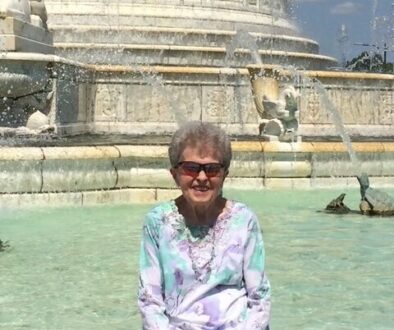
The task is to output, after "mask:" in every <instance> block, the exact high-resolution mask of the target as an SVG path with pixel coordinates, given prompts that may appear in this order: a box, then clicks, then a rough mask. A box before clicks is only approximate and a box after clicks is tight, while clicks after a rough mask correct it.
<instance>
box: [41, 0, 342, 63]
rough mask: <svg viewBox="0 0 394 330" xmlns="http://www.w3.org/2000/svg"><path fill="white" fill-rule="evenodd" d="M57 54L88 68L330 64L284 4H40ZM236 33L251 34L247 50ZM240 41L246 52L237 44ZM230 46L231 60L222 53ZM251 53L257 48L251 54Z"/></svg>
mask: <svg viewBox="0 0 394 330" xmlns="http://www.w3.org/2000/svg"><path fill="white" fill-rule="evenodd" d="M45 3H46V6H47V10H48V17H49V27H50V29H51V30H52V31H53V32H54V42H55V46H56V47H57V53H58V55H60V56H62V57H65V58H69V59H74V60H78V61H80V62H83V63H94V64H126V65H130V64H144V65H154V64H165V65H176V66H185V65H186V66H209V67H228V66H231V67H244V66H245V65H247V64H250V63H256V59H252V52H254V51H257V53H258V54H259V56H260V59H261V61H262V62H263V63H269V64H292V65H295V66H297V67H303V68H306V69H322V68H326V67H328V66H332V65H334V64H335V63H336V60H335V59H333V58H331V57H328V56H323V55H320V54H319V45H318V43H317V42H315V41H313V40H310V39H307V38H303V37H302V36H301V35H300V34H299V32H298V29H297V27H296V25H295V24H294V23H293V22H292V21H291V19H290V18H289V12H290V9H289V1H288V0H230V1H221V0H213V1H205V0H203V1H201V0H175V1H174V0H133V1H130V0H89V1H84V2H80V1H79V0H47V1H46V2H45ZM239 31H245V32H247V33H249V34H250V35H252V36H253V37H254V38H255V40H256V43H255V45H254V46H250V45H249V44H248V42H246V43H245V40H242V38H243V37H244V36H245V35H247V34H245V35H242V34H241V35H240V36H239V39H241V40H239V42H238V43H237V42H235V44H234V39H235V41H236V39H237V38H234V36H235V35H236V34H237V32H239ZM245 44H246V45H247V47H245ZM229 47H230V48H231V47H232V48H233V49H231V50H235V55H236V56H233V57H231V58H229V57H228V56H226V49H228V48H229ZM251 48H257V49H251Z"/></svg>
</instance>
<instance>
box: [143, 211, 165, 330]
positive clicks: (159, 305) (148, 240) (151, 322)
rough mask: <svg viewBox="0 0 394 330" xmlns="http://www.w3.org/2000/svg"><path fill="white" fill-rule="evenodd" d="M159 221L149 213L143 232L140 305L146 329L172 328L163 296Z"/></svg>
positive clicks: (153, 214) (161, 329) (163, 329)
mask: <svg viewBox="0 0 394 330" xmlns="http://www.w3.org/2000/svg"><path fill="white" fill-rule="evenodd" d="M159 221H160V219H157V214H155V213H152V212H151V213H149V214H148V216H147V217H146V219H145V222H144V226H143V232H142V241H141V251H140V277H139V289H138V307H139V310H140V313H141V317H142V324H143V326H142V328H143V329H144V330H167V329H170V328H169V320H168V317H167V315H166V313H165V304H164V298H163V278H162V268H161V264H160V255H159V244H158V237H159V236H158V233H159Z"/></svg>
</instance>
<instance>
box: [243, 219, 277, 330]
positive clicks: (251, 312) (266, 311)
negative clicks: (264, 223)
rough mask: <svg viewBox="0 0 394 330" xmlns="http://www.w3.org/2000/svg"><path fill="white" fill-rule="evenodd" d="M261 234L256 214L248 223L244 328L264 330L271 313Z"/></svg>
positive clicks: (245, 258)
mask: <svg viewBox="0 0 394 330" xmlns="http://www.w3.org/2000/svg"><path fill="white" fill-rule="evenodd" d="M264 263H265V252H264V243H263V235H262V234H261V230H260V226H259V223H258V220H257V218H256V216H254V215H253V216H252V218H251V219H250V221H249V223H248V238H247V241H246V246H245V255H244V265H243V276H244V281H245V287H246V292H247V295H248V313H247V315H248V318H247V321H246V327H245V329H250V330H252V329H259V330H264V329H266V328H267V327H268V324H269V320H270V314H271V287H270V283H269V281H268V278H267V276H266V274H265V271H264Z"/></svg>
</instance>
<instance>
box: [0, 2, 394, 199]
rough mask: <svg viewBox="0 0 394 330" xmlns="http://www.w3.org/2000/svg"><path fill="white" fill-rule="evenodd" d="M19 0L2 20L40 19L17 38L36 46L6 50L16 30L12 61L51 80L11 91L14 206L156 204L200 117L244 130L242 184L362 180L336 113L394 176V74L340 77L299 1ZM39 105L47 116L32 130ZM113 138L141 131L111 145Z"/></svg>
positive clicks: (6, 125) (367, 166)
mask: <svg viewBox="0 0 394 330" xmlns="http://www.w3.org/2000/svg"><path fill="white" fill-rule="evenodd" d="M6 3H7V6H8V7H7V8H6V6H5V7H4V8H1V7H0V9H1V10H2V11H1V10H0V12H1V13H2V14H1V17H0V20H1V21H0V23H3V26H8V25H7V24H5V23H4V22H6V21H7V20H8V21H9V20H10V19H11V20H14V21H21V22H24V24H26V26H30V25H35V28H32V29H31V31H35V32H29V33H28V34H27V35H23V36H21V35H18V33H19V32H18V31H20V29H19V30H18V29H17V28H14V30H13V31H14V32H12V33H13V34H14V35H15V40H22V39H23V40H25V39H29V38H30V39H31V40H33V41H32V42H30V43H29V45H33V44H34V45H35V46H34V47H33V46H31V47H27V48H26V47H22V48H20V47H19V48H18V47H17V46H16V47H14V48H12V47H8V48H7V47H4V45H5V44H7V42H6V41H7V40H9V35H10V34H12V33H8V32H7V33H5V32H3V31H4V28H3V30H1V32H0V44H1V45H3V46H2V48H3V49H2V50H3V53H2V54H1V57H0V66H1V67H2V69H3V70H2V71H3V72H5V71H6V72H7V73H9V72H11V73H12V77H13V78H12V79H19V78H18V77H19V76H18V74H20V70H25V71H23V72H22V74H23V75H24V78H23V79H25V80H26V79H28V78H30V79H31V80H29V81H33V83H30V84H25V85H23V86H29V88H31V86H38V87H37V89H35V90H29V89H27V90H24V91H23V93H22V95H19V94H18V95H14V94H13V93H16V90H17V89H16V87H15V86H16V84H15V83H8V85H7V86H8V87H7V88H6V91H5V93H6V94H7V95H2V97H3V103H4V105H3V108H4V109H5V111H4V110H3V111H2V114H1V117H0V122H1V123H2V126H3V131H2V132H3V135H4V136H5V142H4V141H3V142H2V144H4V145H7V146H4V147H2V148H1V149H0V178H1V182H2V185H1V187H0V201H1V203H2V204H6V205H15V204H16V205H20V204H28V205H31V204H36V203H38V204H40V203H52V202H53V203H54V204H73V205H75V204H90V203H100V202H130V201H134V202H137V201H143V202H146V201H150V202H151V201H154V200H159V199H162V198H168V196H170V195H172V194H174V193H175V194H177V193H178V192H177V191H176V190H174V188H175V187H174V186H173V183H172V180H171V177H170V175H169V173H168V171H167V168H168V166H169V164H168V162H167V155H166V149H167V147H166V143H167V142H168V136H169V135H170V134H171V133H172V132H173V131H174V130H175V128H176V127H177V126H178V124H179V123H180V122H183V121H185V120H190V119H195V120H204V121H212V122H215V123H217V124H219V125H222V126H223V127H225V128H226V130H227V131H228V132H229V133H230V134H231V135H232V137H233V139H234V144H233V147H234V150H235V160H234V163H233V166H232V168H231V175H230V177H229V179H228V187H234V188H243V187H248V188H251V189H263V188H266V187H269V188H271V187H286V188H289V187H297V188H302V187H311V186H327V185H329V186H330V185H333V184H337V185H340V186H343V185H348V184H354V185H357V182H356V180H355V178H354V175H355V173H354V164H352V163H351V162H350V161H349V155H348V152H347V149H346V147H345V146H344V145H343V144H342V143H341V142H339V141H338V133H337V130H336V127H335V124H333V120H332V119H331V117H330V114H329V112H328V111H326V110H327V109H330V108H335V109H337V110H338V112H339V114H340V116H341V118H342V121H343V124H344V125H345V127H346V130H347V131H348V132H349V134H350V136H351V138H352V139H353V140H356V139H357V140H359V142H357V143H353V149H354V150H355V152H356V153H357V155H358V159H359V160H360V164H357V166H358V167H359V168H361V169H362V170H363V171H365V172H367V173H369V175H370V176H371V180H372V181H373V180H375V181H373V182H374V183H375V184H382V185H383V184H387V183H390V180H391V182H392V183H393V184H394V181H393V178H394V165H393V163H394V143H393V142H387V141H388V140H389V141H392V136H393V135H394V134H393V132H394V124H393V123H394V95H393V94H394V76H393V75H380V74H364V73H348V72H333V71H329V70H328V69H327V68H329V67H330V66H333V65H335V60H334V59H333V58H330V57H327V56H323V55H320V54H319V49H318V44H317V43H316V42H315V41H313V40H310V39H306V38H303V37H302V36H301V35H300V33H299V31H298V30H297V28H296V26H295V25H294V24H293V23H292V22H291V20H290V19H289V17H288V6H289V4H288V1H287V0H275V1H273V0H270V1H263V0H258V1H254V0H247V1H237V0H233V1H227V2H225V3H223V2H222V1H194V0H190V1H183V0H180V1H179V2H176V1H166V0H162V1H154V0H153V1H142V0H141V1H138V0H137V1H127V0H116V1H115V0H95V1H85V2H80V1H76V0H51V1H50V0H47V1H45V5H46V11H44V8H45V7H43V5H44V2H43V0H41V1H40V0H35V1H33V0H31V1H30V4H29V2H28V1H27V0H25V1H22V3H24V4H25V5H24V7H23V8H22V7H18V6H19V4H20V3H21V1H16V0H15V1H14V0H8V1H6ZM28 5H30V6H28ZM37 8H39V10H38V9H37ZM29 11H30V12H29ZM32 12H33V15H31V14H32ZM34 12H38V13H39V14H38V15H36V14H34ZM15 13H17V14H15ZM18 13H22V14H23V15H19V14H18ZM37 17H38V18H39V19H37ZM46 17H47V20H46ZM40 22H41V23H40ZM4 24H5V25H4ZM17 24H19V23H17ZM15 26H17V25H15ZM47 28H49V31H50V32H52V33H53V46H54V48H52V47H51V43H50V42H49V40H50V39H49V36H50V34H49V31H48V29H47ZM34 29H35V30H34ZM37 31H41V32H37ZM25 32H26V31H25ZM40 33H41V34H40ZM38 35H39V36H41V37H37V36H38ZM44 35H46V36H48V38H47V39H45V38H44V39H43V37H42V36H44ZM7 38H8V39H7ZM37 38H38V39H37ZM44 40H46V43H45V42H44ZM15 44H17V43H15ZM41 44H45V45H46V47H44V46H42V47H41V46H40V47H37V45H41ZM52 49H53V51H54V54H55V55H51V54H50V53H51V51H52ZM37 67H38V68H39V69H37V70H38V71H37V70H36V69H35V68H37ZM29 70H30V71H29ZM36 72H39V74H37V73H36ZM267 72H270V73H271V75H267V74H266V73H267ZM272 73H274V75H272ZM37 77H39V78H37ZM23 79H22V80H23ZM5 81H8V80H5ZM23 81H24V80H23ZM26 81H27V80H26ZM251 86H253V87H254V92H253V93H252V91H251ZM261 86H265V87H264V88H263V89H261ZM267 86H268V87H267ZM26 88H28V87H26ZM322 93H324V97H322V95H321V94H322ZM25 97H28V98H27V99H26V100H28V102H24V103H21V102H19V99H23V98H25ZM32 97H33V98H32ZM29 100H30V101H29ZM34 100H37V102H36V103H34V102H33V101H34ZM327 100H328V101H327ZM263 101H264V102H263ZM327 103H328V104H327ZM20 104H22V105H20ZM256 105H257V109H258V110H259V111H256ZM270 106H271V108H270ZM281 107H282V108H281ZM268 109H270V110H269V111H268ZM37 112H39V113H40V114H42V115H43V116H41V115H39V118H38V119H39V120H38V122H39V124H35V125H33V126H31V127H29V125H28V121H29V119H31V116H32V115H33V114H35V113H37ZM267 113H269V115H268V116H267ZM341 124H342V123H341ZM45 125H46V126H45ZM43 128H44V129H43ZM259 129H260V131H259ZM43 130H46V131H48V130H49V131H50V134H52V135H51V136H54V137H55V138H57V139H59V140H60V141H66V142H67V141H68V140H69V138H68V137H69V136H72V135H77V134H90V135H92V134H93V136H94V137H95V140H93V141H92V140H91V142H89V145H88V144H87V142H84V140H79V142H78V143H77V144H78V146H76V145H70V144H71V143H70V142H67V146H64V145H63V146H62V145H60V144H59V145H57V146H53V142H52V141H47V140H46V138H45V137H46V136H48V135H45V134H42V133H41V132H42V131H43ZM21 132H22V133H21ZM33 133H34V134H38V137H43V139H41V140H40V139H39V138H38V140H35V141H36V142H35V144H34V146H33V145H32V144H31V145H28V143H29V142H27V144H26V143H25V144H24V145H23V144H22V145H21V144H18V146H14V147H12V146H10V144H15V141H16V140H15V136H20V135H21V134H22V135H24V136H30V135H31V134H33ZM104 133H109V134H111V135H116V136H119V135H120V134H124V135H127V136H129V138H128V140H126V143H125V140H123V141H122V143H120V142H119V140H116V138H115V140H112V141H108V142H106V143H100V137H101V136H102V134H104ZM260 133H261V134H263V136H261V135H259V134H260ZM47 134H48V133H47ZM10 135H13V136H14V137H13V138H11V139H10V138H8V139H7V136H10ZM332 139H336V140H337V141H335V142H327V141H330V140H332ZM390 139H391V140H390ZM71 140H72V139H71ZM27 141H29V139H27ZM37 141H38V142H37ZM85 141H86V140H85ZM132 141H133V143H132V144H131V142H132ZM152 141H154V143H149V142H152ZM333 177H336V178H335V179H333ZM387 178H390V180H387Z"/></svg>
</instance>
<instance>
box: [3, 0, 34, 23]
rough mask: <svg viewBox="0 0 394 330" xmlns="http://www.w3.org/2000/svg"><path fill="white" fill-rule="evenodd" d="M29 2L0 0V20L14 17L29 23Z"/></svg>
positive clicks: (27, 0)
mask: <svg viewBox="0 0 394 330" xmlns="http://www.w3.org/2000/svg"><path fill="white" fill-rule="evenodd" d="M30 14H31V11H30V3H29V0H1V2H0V18H3V19H4V18H6V17H14V18H17V19H19V20H21V21H24V22H30Z"/></svg>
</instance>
